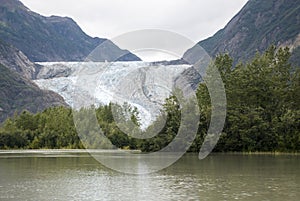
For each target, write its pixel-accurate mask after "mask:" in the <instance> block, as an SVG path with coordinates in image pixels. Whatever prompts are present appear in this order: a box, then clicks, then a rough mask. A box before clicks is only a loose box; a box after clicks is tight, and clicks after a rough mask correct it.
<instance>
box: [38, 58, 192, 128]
mask: <svg viewBox="0 0 300 201" xmlns="http://www.w3.org/2000/svg"><path fill="white" fill-rule="evenodd" d="M38 64H39V65H40V66H41V69H40V70H39V73H38V75H37V76H36V77H37V78H36V80H34V82H35V83H36V84H37V85H38V86H39V87H40V88H41V89H46V90H51V91H54V92H56V93H58V94H60V95H61V96H62V97H63V98H64V99H65V102H66V103H67V104H69V105H70V106H71V107H73V108H74V109H78V108H80V107H87V106H91V105H95V106H97V105H98V106H99V105H105V104H109V103H110V102H112V103H118V104H120V105H123V104H124V103H128V104H130V105H132V106H134V107H136V108H137V109H138V111H139V118H140V120H141V122H140V123H141V127H142V128H143V129H145V128H147V127H148V126H149V125H150V123H151V122H153V121H154V120H155V119H156V117H157V116H158V115H159V114H160V111H161V108H162V105H163V103H164V101H165V99H166V98H167V97H168V96H169V95H170V94H171V91H172V89H174V86H175V85H174V84H175V80H176V79H177V78H178V77H179V76H180V75H181V74H182V73H183V72H184V71H185V70H186V69H188V68H190V67H191V66H190V65H162V64H153V63H150V62H111V63H109V62H43V63H38Z"/></svg>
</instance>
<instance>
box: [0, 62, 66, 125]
mask: <svg viewBox="0 0 300 201" xmlns="http://www.w3.org/2000/svg"><path fill="white" fill-rule="evenodd" d="M58 105H63V106H67V105H66V103H65V102H64V100H63V98H62V97H61V96H59V95H58V94H56V93H54V92H52V91H45V90H41V89H40V88H39V87H38V86H37V85H36V84H34V83H33V82H32V81H30V80H29V79H26V78H24V77H22V76H21V75H19V74H18V73H16V72H14V71H12V70H10V69H8V68H7V67H5V66H3V65H2V64H0V122H2V121H4V120H5V119H6V118H7V117H9V116H12V115H13V114H14V113H15V112H21V111H23V110H28V111H30V112H33V113H35V112H37V111H42V110H44V109H46V108H48V107H52V106H58Z"/></svg>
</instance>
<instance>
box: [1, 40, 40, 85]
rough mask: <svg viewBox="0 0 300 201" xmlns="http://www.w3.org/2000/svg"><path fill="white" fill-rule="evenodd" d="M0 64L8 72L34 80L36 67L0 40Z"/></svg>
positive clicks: (20, 53)
mask: <svg viewBox="0 0 300 201" xmlns="http://www.w3.org/2000/svg"><path fill="white" fill-rule="evenodd" d="M0 64H2V65H4V66H6V67H8V68H9V69H10V70H12V71H15V72H17V73H18V74H19V75H21V76H23V77H25V78H27V79H34V77H35V75H36V74H37V71H38V69H39V68H38V66H37V65H36V64H34V63H32V62H31V61H29V59H28V58H27V57H26V56H25V55H24V54H23V52H21V51H20V50H18V49H16V48H15V47H13V46H12V45H8V44H6V43H5V42H3V41H1V40H0Z"/></svg>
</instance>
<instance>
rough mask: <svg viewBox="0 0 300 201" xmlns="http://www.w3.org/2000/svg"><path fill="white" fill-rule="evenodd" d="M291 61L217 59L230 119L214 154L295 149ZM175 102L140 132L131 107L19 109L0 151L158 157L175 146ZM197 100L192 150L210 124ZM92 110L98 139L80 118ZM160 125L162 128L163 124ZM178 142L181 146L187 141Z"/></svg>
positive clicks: (1, 133) (299, 121) (1, 134)
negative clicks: (129, 152) (136, 152)
mask: <svg viewBox="0 0 300 201" xmlns="http://www.w3.org/2000/svg"><path fill="white" fill-rule="evenodd" d="M289 59H290V52H289V49H287V48H285V49H282V48H281V49H278V50H276V48H275V47H270V48H269V49H268V50H267V51H266V52H265V53H263V54H257V55H256V56H255V57H254V58H253V60H252V61H251V62H249V63H246V64H243V63H239V64H237V65H236V66H234V68H233V59H232V58H230V56H229V55H227V54H224V55H219V56H217V57H216V59H215V62H214V64H212V65H214V66H215V67H216V68H217V69H218V70H219V71H220V73H221V76H222V79H223V82H224V85H225V89H226V96H227V117H226V122H225V127H224V129H223V133H222V135H221V137H220V139H219V141H218V144H217V146H216V147H215V149H214V151H217V152H227V151H243V152H255V151H282V152H298V151H300V77H299V73H300V68H299V67H298V68H297V67H293V66H291V64H290V63H289ZM208 72H209V70H208ZM208 76H209V74H208ZM176 97H178V96H175V95H172V96H170V97H169V98H168V99H167V100H166V101H165V104H164V105H163V112H162V115H161V116H159V117H158V118H157V120H156V121H155V122H153V124H152V125H151V126H149V127H148V128H147V129H146V130H145V131H141V130H140V129H139V128H138V126H139V119H138V111H137V110H136V108H132V107H130V106H129V105H128V104H125V105H123V106H122V107H121V106H118V105H116V104H109V105H107V106H100V107H99V108H97V109H94V108H90V109H81V110H80V111H78V113H76V114H74V113H73V112H72V110H71V109H70V108H63V107H57V108H49V109H47V110H45V111H44V112H41V113H38V114H30V113H29V112H26V111H24V112H22V113H21V114H20V115H15V116H14V117H13V118H10V119H8V120H7V121H6V122H4V124H3V126H2V127H1V129H0V148H2V149H3V148H7V149H9V148H29V149H36V148H84V147H88V148H113V147H115V148H123V149H140V150H142V151H145V152H152V151H157V150H160V149H162V148H164V147H166V146H167V145H168V144H169V143H170V142H171V141H172V140H174V137H175V136H176V135H177V133H178V130H179V128H180V122H181V109H182V107H181V106H180V104H179V103H178V100H177V98H176ZM197 101H198V105H199V108H200V121H199V128H198V132H197V135H196V138H195V140H194V142H193V143H192V145H191V147H190V149H189V151H192V152H198V151H199V150H200V148H201V146H202V143H203V141H204V139H205V137H206V133H207V129H208V126H209V124H210V116H211V108H212V106H211V102H210V96H209V94H208V90H207V88H206V84H205V83H201V84H200V85H199V87H198V90H197ZM189 104H191V103H189ZM194 104H197V103H194ZM189 107H193V106H192V105H191V106H189ZM92 110H95V111H96V112H95V116H96V119H97V120H96V121H97V124H99V125H100V126H101V129H102V133H99V132H98V131H97V129H96V128H97V126H95V125H93V124H92V123H91V122H93V121H92V120H91V119H88V118H87V119H86V118H85V117H89V118H90V116H89V115H88V116H85V114H90V113H91V111H92ZM191 111H192V110H191ZM116 114H117V115H116ZM74 115H76V118H75V119H76V120H75V122H76V127H75V124H74V118H73V117H74ZM122 116H123V119H122ZM116 118H121V120H120V119H118V121H117V122H118V123H117V122H116V121H115V119H116ZM188 118H189V117H188ZM191 118H192V115H191ZM77 120H78V121H77ZM191 121H194V120H192V119H191ZM128 122H133V124H130V123H128ZM162 122H165V123H164V124H163V125H162ZM122 125H126V126H122ZM120 127H121V128H123V129H120ZM87 128H88V129H87ZM158 128H159V130H158V131H159V132H158V134H157V135H156V136H155V137H152V138H150V139H137V138H135V136H137V135H142V136H147V135H148V134H151V133H155V132H157V129H158ZM84 129H86V130H84ZM78 130H80V133H86V135H87V136H88V139H84V137H82V136H81V139H79V137H78V134H77V132H76V131H78ZM126 133H130V134H132V135H131V136H129V135H127V134H126ZM107 139H108V140H107ZM181 140H182V143H183V144H184V143H185V139H184V138H182V139H181Z"/></svg>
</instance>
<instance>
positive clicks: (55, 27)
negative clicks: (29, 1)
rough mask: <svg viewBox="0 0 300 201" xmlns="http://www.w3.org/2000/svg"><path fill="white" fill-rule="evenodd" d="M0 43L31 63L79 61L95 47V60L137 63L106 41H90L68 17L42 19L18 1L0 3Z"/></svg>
mask: <svg viewBox="0 0 300 201" xmlns="http://www.w3.org/2000/svg"><path fill="white" fill-rule="evenodd" d="M0 39H2V40H3V41H5V42H6V43H8V44H12V45H13V46H15V47H16V48H17V49H19V50H21V51H22V52H23V53H24V54H25V55H26V56H27V57H28V58H29V60H31V61H33V62H37V61H39V62H45V61H82V60H84V59H85V58H86V57H87V56H88V55H89V54H90V53H91V52H92V51H93V50H94V49H95V48H96V47H97V46H99V45H100V44H102V43H103V42H106V43H104V44H105V45H103V47H102V46H101V47H100V52H99V53H100V54H98V60H100V61H105V60H107V61H111V60H112V59H115V58H119V56H121V55H122V57H121V58H119V59H118V60H120V61H140V58H138V57H137V56H135V55H134V54H132V53H130V52H129V51H127V50H121V49H120V48H119V47H117V46H116V45H115V44H114V43H112V42H111V41H109V40H107V39H102V38H92V37H90V36H88V35H87V34H85V33H84V32H83V31H82V30H81V28H80V27H79V26H78V25H77V24H76V22H75V21H74V20H72V19H71V18H68V17H58V16H51V17H44V16H41V15H39V14H37V13H35V12H32V11H31V10H29V9H28V8H27V7H25V6H24V5H23V4H22V2H20V1H19V0H0Z"/></svg>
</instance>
